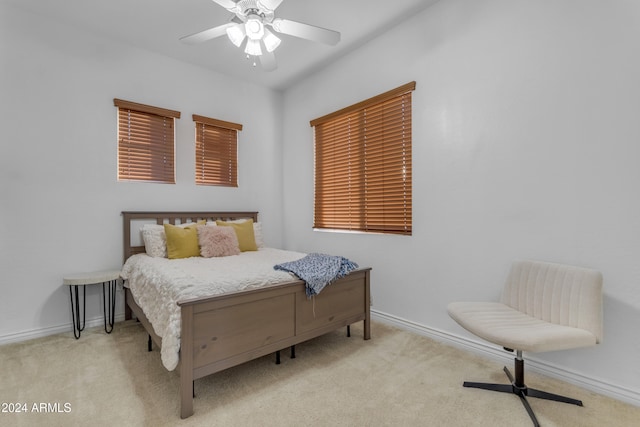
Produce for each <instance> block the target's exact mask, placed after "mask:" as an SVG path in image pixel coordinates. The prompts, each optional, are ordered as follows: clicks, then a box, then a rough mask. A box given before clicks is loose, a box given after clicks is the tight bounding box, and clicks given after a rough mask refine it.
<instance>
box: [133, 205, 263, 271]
mask: <svg viewBox="0 0 640 427" xmlns="http://www.w3.org/2000/svg"><path fill="white" fill-rule="evenodd" d="M241 218H247V219H248V218H251V219H253V221H254V222H257V221H258V212H140V211H136V212H131V211H128V212H122V220H123V224H122V225H123V227H122V230H123V233H124V235H123V241H124V259H123V262H124V261H126V260H127V258H129V257H130V256H131V255H135V254H139V253H144V252H145V249H144V242H143V243H142V245H134V244H132V243H131V231H132V229H134V230H136V231H138V229H135V228H132V227H131V225H132V223H133V222H136V221H140V222H146V223H153V222H154V221H155V223H156V224H164V223H167V224H173V225H176V224H184V223H185V222H197V221H200V220H203V219H204V220H207V221H215V220H217V219H219V220H224V221H230V220H234V219H241Z"/></svg>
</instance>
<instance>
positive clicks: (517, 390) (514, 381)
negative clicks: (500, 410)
mask: <svg viewBox="0 0 640 427" xmlns="http://www.w3.org/2000/svg"><path fill="white" fill-rule="evenodd" d="M514 365H515V373H516V376H515V378H514V377H513V375H511V372H509V369H507V367H506V366H505V368H504V373H505V374H506V375H507V377H508V378H509V381H511V384H490V383H477V382H469V381H465V382H464V383H463V384H462V385H463V386H464V387H472V388H480V389H483V390H490V391H497V392H501V393H513V394H515V395H517V396H518V397H519V398H520V401H521V402H522V405H523V406H524V408H525V409H526V410H527V413H528V414H529V417H530V418H531V421H532V422H533V425H534V426H535V427H539V426H540V423H539V422H538V419H537V418H536V416H535V414H534V413H533V409H532V408H531V405H529V402H528V401H527V397H535V398H538V399H546V400H554V401H556V402H562V403H569V404H572V405H577V406H583V405H582V401H580V400H577V399H572V398H570V397H565V396H560V395H558V394H553V393H548V392H546V391H541V390H536V389H533V388H528V387H527V386H526V385H525V383H524V359H523V358H522V351H521V350H518V351H517V352H516V358H515V359H514Z"/></svg>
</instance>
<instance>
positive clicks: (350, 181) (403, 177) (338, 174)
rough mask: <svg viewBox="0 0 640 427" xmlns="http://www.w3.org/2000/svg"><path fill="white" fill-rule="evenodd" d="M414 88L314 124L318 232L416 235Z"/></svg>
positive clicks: (408, 86)
mask: <svg viewBox="0 0 640 427" xmlns="http://www.w3.org/2000/svg"><path fill="white" fill-rule="evenodd" d="M415 85H416V83H415V82H411V83H408V84H406V85H403V86H400V87H399V88H396V89H393V90H391V91H389V92H385V93H383V94H381V95H378V96H375V97H373V98H370V99H368V100H365V101H362V102H360V103H358V104H355V105H352V106H350V107H347V108H344V109H342V110H339V111H336V112H334V113H331V114H328V115H326V116H323V117H320V118H318V119H315V120H312V121H311V126H313V127H314V129H315V150H314V151H315V153H314V154H315V196H314V197H315V205H314V228H319V229H336V230H353V231H364V232H378V233H392V234H405V235H410V234H411V232H412V199H411V188H412V186H411V133H412V132H411V93H412V91H413V90H414V89H415Z"/></svg>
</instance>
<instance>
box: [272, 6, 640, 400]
mask: <svg viewBox="0 0 640 427" xmlns="http://www.w3.org/2000/svg"><path fill="white" fill-rule="evenodd" d="M639 23H640V3H638V2H632V1H624V0H615V1H607V2H603V1H597V0H582V1H578V0H542V1H531V0H529V1H527V0H441V1H440V2H438V3H436V4H435V5H434V6H432V7H430V8H427V9H426V10H425V11H423V12H422V13H420V14H418V15H416V16H414V17H413V18H411V19H410V20H408V21H406V22H404V23H402V24H400V25H399V26H398V27H396V28H395V29H393V30H391V31H390V32H388V33H385V34H383V35H382V36H380V37H379V38H377V39H374V40H372V41H371V42H370V43H368V44H367V45H365V46H363V47H361V48H360V49H358V50H357V51H355V52H353V53H351V54H350V55H347V56H346V57H343V58H342V59H341V60H339V61H338V62H336V63H334V64H333V65H332V66H330V67H328V68H325V69H322V70H321V71H320V72H319V73H317V74H315V75H313V76H311V77H309V78H308V79H306V80H305V81H303V82H301V83H299V84H298V85H297V86H296V87H294V88H292V89H290V90H288V91H287V92H286V93H285V109H284V122H285V124H286V125H285V131H284V132H285V133H284V152H283V158H284V163H283V164H284V168H285V169H284V194H285V199H284V212H285V218H284V220H285V224H286V227H285V236H286V237H285V243H286V246H287V247H288V248H290V249H292V250H301V251H326V252H330V253H339V254H342V255H345V256H348V257H350V258H352V259H353V260H355V261H357V262H359V263H360V264H361V265H365V266H371V267H373V272H372V295H373V302H374V307H373V309H374V310H375V311H376V312H377V313H378V314H380V315H382V316H383V317H386V318H390V319H395V320H397V321H398V322H400V323H403V322H404V321H405V320H406V322H404V323H405V324H406V325H411V324H415V325H418V327H419V328H423V329H424V330H425V331H430V332H433V333H435V334H440V333H442V334H443V336H448V337H449V338H450V339H452V340H454V341H455V340H456V339H457V337H464V338H469V339H471V338H472V337H471V335H470V334H467V333H465V332H464V331H463V330H462V329H461V328H460V327H459V326H457V324H455V323H454V322H453V321H452V320H451V319H450V318H449V317H448V315H447V313H446V305H447V304H448V303H449V302H450V301H455V300H474V299H479V300H491V299H495V298H497V297H498V295H499V293H500V290H501V287H502V284H503V281H504V278H505V277H506V274H507V271H508V268H509V265H510V263H511V261H512V260H513V259H516V258H535V259H542V260H549V261H556V262H563V263H570V264H575V265H581V266H587V267H592V268H596V269H599V270H600V271H602V272H603V274H604V280H605V282H604V286H605V288H604V289H605V306H604V314H605V339H604V342H603V344H602V345H599V346H596V347H592V348H589V349H583V350H574V351H564V352H556V353H548V354H544V355H539V356H536V357H537V359H538V360H540V361H541V364H546V365H548V366H550V369H549V370H551V371H553V370H555V369H556V368H558V369H560V371H559V372H564V373H565V374H570V375H572V377H573V379H574V380H579V379H583V380H585V382H587V383H591V384H596V388H599V389H600V391H604V390H603V389H607V388H609V387H610V388H611V389H612V390H613V391H612V393H613V394H614V395H618V396H619V397H623V398H624V397H625V396H626V397H629V398H630V400H632V401H633V400H634V399H635V402H636V403H637V404H640V368H639V367H638V363H637V361H638V353H639V350H640V339H639V338H638V334H637V326H638V325H640V197H639V196H638V194H639V193H638V188H639V184H640V168H639V167H638V159H640V144H639V141H640V125H638V123H640V120H639V119H638V116H639V115H640V102H639V100H640V85H638V76H640V57H639V56H638V55H637V52H638V40H640V25H639ZM412 80H415V81H416V82H417V88H416V90H415V92H414V98H413V99H414V100H413V107H414V110H413V125H414V128H413V159H414V160H413V176H414V181H413V195H414V196H413V197H414V200H413V212H414V231H413V236H411V237H402V236H382V235H354V234H337V233H323V232H314V231H312V215H313V151H312V149H313V132H312V129H311V128H310V127H309V120H311V119H314V118H316V117H319V116H322V115H324V114H327V113H330V112H332V111H334V110H337V109H340V108H342V107H345V106H348V105H350V104H353V103H355V102H358V101H361V100H363V99H366V98H369V97H371V96H374V95H377V94H379V93H381V92H384V91H386V90H389V89H392V88H395V87H397V86H400V85H401V84H404V83H407V82H409V81H412ZM372 335H373V339H375V330H374V331H373V333H372Z"/></svg>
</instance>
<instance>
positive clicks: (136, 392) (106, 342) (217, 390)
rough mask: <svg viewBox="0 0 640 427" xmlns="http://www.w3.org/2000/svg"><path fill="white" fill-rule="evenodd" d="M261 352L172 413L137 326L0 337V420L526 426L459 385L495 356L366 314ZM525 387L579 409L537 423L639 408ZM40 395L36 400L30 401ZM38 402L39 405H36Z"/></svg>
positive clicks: (492, 399)
mask: <svg viewBox="0 0 640 427" xmlns="http://www.w3.org/2000/svg"><path fill="white" fill-rule="evenodd" d="M345 335H346V334H345V330H340V331H336V332H334V333H330V334H328V335H325V336H323V337H320V338H318V339H315V340H312V341H310V342H307V343H304V344H300V345H298V346H297V347H296V356H297V357H296V358H295V359H290V358H289V353H288V351H283V352H282V353H283V354H282V363H281V364H280V365H276V364H275V363H274V361H275V357H274V356H273V355H272V356H267V357H263V358H260V359H257V360H254V361H252V362H249V363H246V364H244V365H241V366H238V367H235V368H231V369H228V370H226V371H223V372H221V373H218V374H214V375H212V376H209V377H207V378H204V379H200V380H197V381H196V383H195V392H196V399H195V400H194V410H195V414H194V415H193V416H192V417H190V418H188V419H186V420H181V419H180V416H179V402H178V398H179V396H178V374H177V372H168V371H166V370H165V369H164V367H163V366H162V364H161V362H160V355H159V351H158V350H157V349H156V350H154V351H153V352H151V353H149V352H147V337H146V334H145V332H144V330H143V328H142V326H140V325H139V324H137V323H135V322H133V321H128V322H123V323H117V324H116V327H115V329H114V332H113V333H112V334H111V335H107V334H105V333H104V331H103V330H102V329H101V328H95V329H91V330H86V331H84V332H83V333H82V337H81V338H80V339H79V340H75V339H74V338H73V334H72V333H71V331H69V333H65V334H59V335H54V336H50V337H45V338H40V339H36V340H32V341H28V342H23V343H17V344H10V345H5V346H2V347H0V378H1V382H0V402H2V405H3V406H2V408H1V409H2V412H0V426H39V425H43V426H45V425H46V426H112V425H116V426H154V427H155V426H231V425H234V426H272V425H273V426H303V425H304V426H444V425H446V426H458V425H460V426H462V425H466V426H509V427H513V426H531V425H532V424H531V421H530V419H529V416H528V415H527V413H526V411H525V409H524V408H523V406H522V404H521V403H520V401H519V399H518V398H517V397H516V396H513V395H508V394H502V393H494V392H489V391H484V390H475V389H467V388H463V387H462V382H463V381H464V380H470V381H486V382H500V383H502V382H505V379H506V377H505V375H504V373H503V372H502V365H499V364H497V363H495V362H492V361H488V360H485V359H482V358H480V357H478V356H476V355H473V354H470V353H467V352H464V351H461V350H458V349H456V348H453V347H450V346H446V345H443V344H441V343H437V342H435V341H433V340H430V339H428V338H425V337H422V336H418V335H415V334H412V333H410V332H406V331H403V330H399V329H396V328H393V327H390V326H387V325H385V324H381V323H373V326H372V339H371V340H370V341H364V340H362V329H361V324H360V323H359V324H357V325H353V327H352V337H351V338H347V337H346V336H345ZM527 384H528V385H529V386H530V387H534V388H539V389H542V390H547V391H552V392H554V393H558V394H564V395H568V396H571V397H574V398H577V399H582V400H583V402H584V407H582V408H581V407H577V406H573V405H566V404H562V403H557V402H549V401H542V400H537V399H530V402H531V406H532V407H533V409H534V411H535V412H536V415H537V416H538V419H539V420H540V423H541V424H542V425H543V426H580V427H584V426H635V425H639V423H640V408H638V407H635V406H632V405H628V404H624V403H622V402H619V401H616V400H613V399H610V398H608V397H603V396H600V395H597V394H595V393H592V392H589V391H586V390H584V389H580V388H578V387H575V386H572V385H570V384H566V383H563V382H561V381H557V380H554V379H550V378H546V377H543V376H540V375H536V374H534V373H530V372H528V373H527ZM42 404H44V405H42ZM17 408H19V409H26V412H15V411H16V409H17ZM36 410H40V411H42V412H38V411H36Z"/></svg>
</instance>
